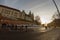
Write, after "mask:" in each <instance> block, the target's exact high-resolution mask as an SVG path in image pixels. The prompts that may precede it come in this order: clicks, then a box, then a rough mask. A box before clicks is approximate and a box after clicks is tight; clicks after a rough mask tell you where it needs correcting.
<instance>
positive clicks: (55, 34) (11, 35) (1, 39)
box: [0, 28, 60, 40]
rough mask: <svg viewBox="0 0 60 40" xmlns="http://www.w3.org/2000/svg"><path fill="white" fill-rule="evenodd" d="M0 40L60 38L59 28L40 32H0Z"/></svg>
mask: <svg viewBox="0 0 60 40" xmlns="http://www.w3.org/2000/svg"><path fill="white" fill-rule="evenodd" d="M0 40H60V28H55V29H53V30H50V31H47V32H44V33H41V32H21V33H19V32H0Z"/></svg>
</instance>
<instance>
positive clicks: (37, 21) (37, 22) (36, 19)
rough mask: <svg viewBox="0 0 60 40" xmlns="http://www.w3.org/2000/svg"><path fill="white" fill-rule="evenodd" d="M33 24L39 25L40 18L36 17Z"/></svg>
mask: <svg viewBox="0 0 60 40" xmlns="http://www.w3.org/2000/svg"><path fill="white" fill-rule="evenodd" d="M35 22H36V24H38V25H40V24H41V21H40V17H39V16H36V17H35Z"/></svg>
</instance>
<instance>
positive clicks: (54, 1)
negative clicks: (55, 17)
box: [52, 0, 60, 16]
mask: <svg viewBox="0 0 60 40" xmlns="http://www.w3.org/2000/svg"><path fill="white" fill-rule="evenodd" d="M52 1H53V3H54V4H55V7H56V9H57V12H58V14H59V16H60V12H59V9H58V7H57V4H56V2H55V1H54V0H52Z"/></svg>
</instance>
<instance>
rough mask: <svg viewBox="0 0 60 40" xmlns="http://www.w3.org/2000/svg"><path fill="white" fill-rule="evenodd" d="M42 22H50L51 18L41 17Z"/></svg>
mask: <svg viewBox="0 0 60 40" xmlns="http://www.w3.org/2000/svg"><path fill="white" fill-rule="evenodd" d="M40 19H41V24H48V23H49V20H48V19H47V18H46V17H41V18H40Z"/></svg>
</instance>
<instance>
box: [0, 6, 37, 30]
mask: <svg viewBox="0 0 60 40" xmlns="http://www.w3.org/2000/svg"><path fill="white" fill-rule="evenodd" d="M33 24H35V25H37V24H36V23H35V22H34V15H33V14H32V13H31V12H29V14H26V13H25V11H24V10H23V11H20V10H17V9H15V8H11V7H8V6H4V5H0V26H1V27H0V29H1V28H2V26H3V28H5V29H8V26H13V27H12V28H13V29H16V28H17V27H16V26H18V25H20V28H21V26H28V25H33ZM5 26H6V27H5Z"/></svg>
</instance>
